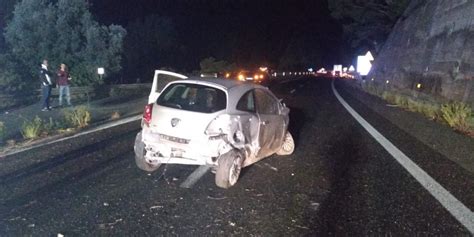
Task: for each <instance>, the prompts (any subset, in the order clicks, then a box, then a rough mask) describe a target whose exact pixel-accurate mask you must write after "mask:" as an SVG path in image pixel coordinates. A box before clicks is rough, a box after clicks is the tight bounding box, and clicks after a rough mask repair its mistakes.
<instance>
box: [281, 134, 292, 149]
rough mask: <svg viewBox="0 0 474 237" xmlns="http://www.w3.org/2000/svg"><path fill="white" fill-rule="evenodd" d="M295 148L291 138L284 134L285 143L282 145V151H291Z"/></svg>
mask: <svg viewBox="0 0 474 237" xmlns="http://www.w3.org/2000/svg"><path fill="white" fill-rule="evenodd" d="M294 147H295V143H294V142H293V137H291V135H290V134H286V138H285V143H284V144H283V150H284V151H291V150H293V148H294Z"/></svg>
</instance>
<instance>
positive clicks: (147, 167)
mask: <svg viewBox="0 0 474 237" xmlns="http://www.w3.org/2000/svg"><path fill="white" fill-rule="evenodd" d="M133 149H134V151H135V163H136V164H137V166H138V168H140V169H141V170H144V171H147V172H153V171H155V170H157V169H158V168H160V165H161V164H150V163H148V162H146V160H145V154H146V150H145V143H143V141H142V132H139V133H138V134H137V137H136V138H135V146H134V147H133Z"/></svg>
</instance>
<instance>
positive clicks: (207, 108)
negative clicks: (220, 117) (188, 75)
mask: <svg viewBox="0 0 474 237" xmlns="http://www.w3.org/2000/svg"><path fill="white" fill-rule="evenodd" d="M157 104H158V105H161V106H166V107H171V108H175V109H182V110H187V111H193V112H201V113H214V112H216V111H219V110H223V109H225V108H226V104H227V98H226V94H225V92H224V91H222V90H220V89H217V88H214V87H209V86H203V85H196V84H189V83H177V84H173V85H170V86H169V87H167V88H166V89H165V91H163V93H161V95H160V97H158V100H157Z"/></svg>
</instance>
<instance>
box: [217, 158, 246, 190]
mask: <svg viewBox="0 0 474 237" xmlns="http://www.w3.org/2000/svg"><path fill="white" fill-rule="evenodd" d="M243 161H244V158H243V156H242V154H241V153H240V152H238V151H237V150H231V151H229V152H227V153H225V154H223V155H222V156H221V157H220V158H219V161H218V163H219V164H218V166H217V171H216V185H217V186H218V187H220V188H230V187H232V186H234V184H236V183H237V180H238V179H239V175H240V170H241V169H242V162H243Z"/></svg>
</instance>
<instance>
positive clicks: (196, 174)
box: [179, 165, 211, 188]
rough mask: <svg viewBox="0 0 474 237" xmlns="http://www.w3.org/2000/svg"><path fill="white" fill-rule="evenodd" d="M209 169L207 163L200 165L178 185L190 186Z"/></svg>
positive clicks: (182, 186)
mask: <svg viewBox="0 0 474 237" xmlns="http://www.w3.org/2000/svg"><path fill="white" fill-rule="evenodd" d="M209 169H211V167H210V166H208V165H201V166H199V167H198V168H197V169H196V170H194V172H193V173H191V174H190V175H189V176H188V178H187V179H186V180H185V181H184V182H183V183H182V184H181V185H179V186H180V187H181V188H192V187H193V185H194V184H195V183H196V182H197V181H198V180H199V179H200V178H201V177H202V176H204V175H205V174H206V173H207V171H209Z"/></svg>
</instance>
